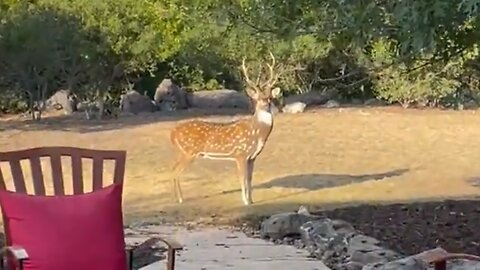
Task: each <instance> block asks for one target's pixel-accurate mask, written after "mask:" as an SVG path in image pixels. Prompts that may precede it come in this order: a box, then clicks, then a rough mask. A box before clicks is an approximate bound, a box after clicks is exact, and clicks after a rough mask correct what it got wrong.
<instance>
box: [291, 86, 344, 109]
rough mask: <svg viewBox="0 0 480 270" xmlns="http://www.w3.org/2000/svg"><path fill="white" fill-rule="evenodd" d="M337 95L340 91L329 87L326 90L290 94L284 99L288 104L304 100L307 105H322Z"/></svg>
mask: <svg viewBox="0 0 480 270" xmlns="http://www.w3.org/2000/svg"><path fill="white" fill-rule="evenodd" d="M337 95H338V91H337V90H336V89H329V90H326V91H324V92H318V91H310V92H307V93H303V94H298V95H291V96H288V97H286V98H285V99H284V103H285V104H287V105H288V104H290V103H294V102H302V103H305V104H306V105H307V106H310V105H321V104H324V103H326V102H327V101H328V100H330V99H333V98H335V97H336V96H337Z"/></svg>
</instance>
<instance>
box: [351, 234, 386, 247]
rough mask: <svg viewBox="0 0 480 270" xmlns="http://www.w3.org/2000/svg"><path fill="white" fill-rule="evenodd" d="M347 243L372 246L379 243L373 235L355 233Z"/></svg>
mask: <svg viewBox="0 0 480 270" xmlns="http://www.w3.org/2000/svg"><path fill="white" fill-rule="evenodd" d="M349 244H350V245H351V246H361V245H366V246H372V245H379V244H380V242H379V241H378V240H377V239H375V238H373V237H370V236H366V235H363V234H357V235H355V236H353V237H352V238H351V239H350V242H349Z"/></svg>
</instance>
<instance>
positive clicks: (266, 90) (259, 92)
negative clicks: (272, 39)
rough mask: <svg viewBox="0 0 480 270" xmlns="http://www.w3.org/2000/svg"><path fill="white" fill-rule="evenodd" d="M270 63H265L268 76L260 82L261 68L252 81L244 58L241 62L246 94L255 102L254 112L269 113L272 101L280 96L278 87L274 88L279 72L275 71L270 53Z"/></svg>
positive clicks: (273, 59) (273, 58)
mask: <svg viewBox="0 0 480 270" xmlns="http://www.w3.org/2000/svg"><path fill="white" fill-rule="evenodd" d="M270 57H271V58H272V63H270V64H269V63H267V67H268V70H269V72H268V75H267V77H266V78H264V79H263V81H262V68H261V69H260V72H259V74H258V76H257V79H256V80H255V82H254V81H252V80H251V79H250V76H249V75H248V67H247V66H246V65H245V57H244V58H243V60H242V72H243V76H244V77H245V83H246V86H247V87H246V92H247V94H248V96H249V97H250V98H251V99H252V100H253V101H254V102H255V110H256V111H258V110H263V111H268V112H270V108H271V107H270V105H271V102H272V100H273V99H276V98H278V97H279V96H280V95H281V90H280V88H279V87H274V86H275V83H276V82H277V80H278V78H279V76H280V74H281V72H278V71H277V72H276V71H275V68H276V66H275V57H274V56H273V53H272V52H270Z"/></svg>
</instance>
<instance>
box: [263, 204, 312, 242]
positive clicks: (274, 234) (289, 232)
mask: <svg viewBox="0 0 480 270" xmlns="http://www.w3.org/2000/svg"><path fill="white" fill-rule="evenodd" d="M318 218H319V217H318V216H314V215H311V214H310V213H308V211H307V210H305V209H304V207H300V210H299V211H298V212H290V213H280V214H276V215H273V216H271V217H270V218H268V219H266V220H264V221H263V222H262V224H261V228H260V237H262V238H270V239H273V240H275V239H283V238H284V237H287V236H289V237H291V236H301V235H302V229H301V226H302V225H303V224H304V223H306V222H308V221H312V220H315V219H318Z"/></svg>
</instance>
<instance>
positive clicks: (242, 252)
mask: <svg viewBox="0 0 480 270" xmlns="http://www.w3.org/2000/svg"><path fill="white" fill-rule="evenodd" d="M141 231H142V234H144V235H145V236H146V237H148V236H150V237H151V236H155V235H156V236H168V237H169V238H173V239H176V240H177V241H179V242H180V243H182V244H183V245H184V246H185V249H184V250H183V251H180V253H179V254H178V255H177V261H176V267H175V269H181V270H194V269H195V270H215V269H219V270H220V269H235V270H250V269H258V270H267V269H272V270H273V269H275V270H283V269H285V270H287V269H288V270H291V269H304V270H328V269H329V268H328V267H326V266H325V265H324V264H323V263H322V262H321V261H318V260H313V259H310V258H307V253H306V252H305V251H303V250H298V249H296V248H295V247H293V246H284V245H274V244H272V243H270V242H266V241H264V240H261V239H256V238H249V237H247V236H246V235H245V234H244V233H242V232H238V231H232V230H228V229H217V228H200V229H195V230H188V229H185V228H181V227H173V226H147V227H144V228H142V229H141ZM147 234H148V236H147ZM140 238H141V237H140ZM130 240H133V239H132V238H130ZM139 240H141V239H139ZM164 268H165V261H159V262H156V263H153V264H151V265H148V266H145V267H143V268H141V270H157V269H164Z"/></svg>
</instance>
